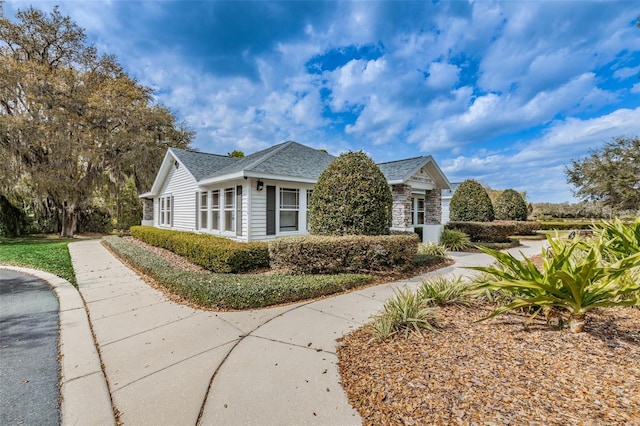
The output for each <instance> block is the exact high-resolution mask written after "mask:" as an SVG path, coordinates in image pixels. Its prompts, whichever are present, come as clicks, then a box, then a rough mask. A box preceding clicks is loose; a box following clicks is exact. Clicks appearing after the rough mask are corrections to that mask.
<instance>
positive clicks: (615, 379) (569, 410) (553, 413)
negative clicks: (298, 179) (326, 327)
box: [338, 306, 640, 425]
mask: <svg viewBox="0 0 640 426" xmlns="http://www.w3.org/2000/svg"><path fill="white" fill-rule="evenodd" d="M489 312H490V310H489V308H488V307H486V308H478V307H475V308H466V307H458V306H453V307H443V308H438V321H437V325H438V327H439V328H440V330H441V331H442V332H441V333H431V332H428V331H425V332H423V333H412V334H411V335H410V336H409V338H408V339H404V338H403V337H397V338H395V339H393V340H392V341H389V342H378V341H375V340H371V334H370V329H369V327H364V328H361V329H359V330H356V331H355V332H354V333H352V334H350V335H347V336H346V337H345V338H344V339H343V340H342V344H341V345H340V347H339V348H338V357H339V359H340V362H339V367H340V374H341V377H342V383H343V386H344V388H345V390H346V392H347V395H348V397H349V401H350V403H351V404H352V405H353V406H354V407H355V408H356V409H357V410H358V411H359V412H360V414H361V416H362V418H363V421H364V424H367V425H374V424H375V425H378V424H399V425H417V424H421V425H424V424H430V425H431V424H433V425H450V424H451V425H458V424H459V425H475V424H477V425H485V424H497V425H522V424H527V425H583V424H584V425H640V309H636V308H612V309H607V310H600V311H597V312H594V313H593V314H591V315H590V320H589V322H588V324H587V327H586V332H585V333H580V334H572V333H569V332H567V331H559V330H555V329H553V328H550V327H549V326H548V325H547V324H546V323H545V322H544V321H538V320H536V321H533V322H532V323H530V325H529V326H528V327H524V326H523V323H524V320H525V319H526V317H524V316H519V315H516V314H509V315H503V316H501V317H497V318H494V319H491V320H487V321H484V322H480V323H474V322H473V321H475V320H477V319H480V318H482V317H484V316H486V315H487V314H488V313H489Z"/></svg>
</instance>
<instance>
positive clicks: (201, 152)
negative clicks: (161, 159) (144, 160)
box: [169, 147, 239, 160]
mask: <svg viewBox="0 0 640 426" xmlns="http://www.w3.org/2000/svg"><path fill="white" fill-rule="evenodd" d="M169 149H170V150H172V151H176V150H177V151H184V152H191V153H194V154H205V155H215V156H216V157H222V158H231V159H233V160H239V158H235V157H231V156H229V155H222V154H215V153H213V152H204V151H196V150H193V149H183V148H175V147H170V148H169Z"/></svg>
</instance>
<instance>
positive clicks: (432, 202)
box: [424, 189, 442, 225]
mask: <svg viewBox="0 0 640 426" xmlns="http://www.w3.org/2000/svg"><path fill="white" fill-rule="evenodd" d="M424 201H425V203H424V208H425V213H424V223H425V224H429V225H436V224H439V223H440V220H441V218H442V192H441V191H440V190H439V189H433V190H430V191H429V190H427V191H425V200H424Z"/></svg>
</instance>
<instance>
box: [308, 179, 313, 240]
mask: <svg viewBox="0 0 640 426" xmlns="http://www.w3.org/2000/svg"><path fill="white" fill-rule="evenodd" d="M311 194H313V190H311V189H307V212H306V214H307V231H308V230H309V203H310V202H311Z"/></svg>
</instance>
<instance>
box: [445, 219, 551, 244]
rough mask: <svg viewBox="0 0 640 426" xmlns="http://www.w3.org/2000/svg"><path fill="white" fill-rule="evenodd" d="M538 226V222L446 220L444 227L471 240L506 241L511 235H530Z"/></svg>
mask: <svg viewBox="0 0 640 426" xmlns="http://www.w3.org/2000/svg"><path fill="white" fill-rule="evenodd" d="M539 228H540V223H539V222H520V221H495V222H448V223H447V224H446V225H445V229H449V230H454V231H461V232H464V233H465V234H467V235H468V236H469V238H470V239H471V241H472V242H493V243H506V242H509V241H510V239H509V237H510V236H512V235H532V234H535V232H536V231H537V230H538V229H539Z"/></svg>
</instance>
